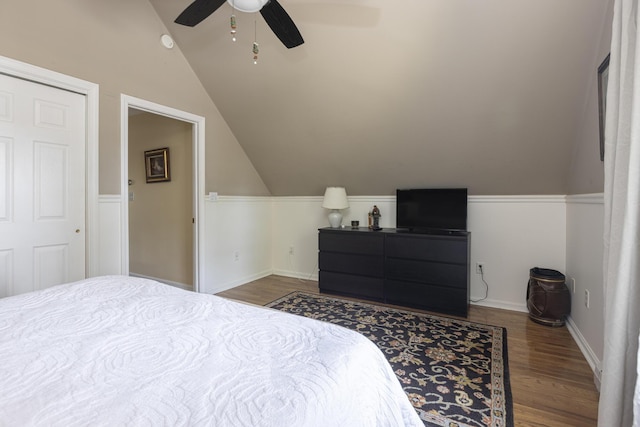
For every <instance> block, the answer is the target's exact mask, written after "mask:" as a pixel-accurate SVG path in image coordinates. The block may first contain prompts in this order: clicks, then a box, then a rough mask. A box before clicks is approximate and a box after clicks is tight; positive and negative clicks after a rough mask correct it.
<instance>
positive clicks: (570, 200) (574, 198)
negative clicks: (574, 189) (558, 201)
mask: <svg viewBox="0 0 640 427" xmlns="http://www.w3.org/2000/svg"><path fill="white" fill-rule="evenodd" d="M567 204H588V205H604V193H594V194H572V195H569V196H567Z"/></svg>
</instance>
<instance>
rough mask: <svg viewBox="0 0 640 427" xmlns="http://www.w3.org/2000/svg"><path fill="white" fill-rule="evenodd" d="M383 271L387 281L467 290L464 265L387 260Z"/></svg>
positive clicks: (396, 259) (412, 260)
mask: <svg viewBox="0 0 640 427" xmlns="http://www.w3.org/2000/svg"><path fill="white" fill-rule="evenodd" d="M385 271H386V275H387V278H389V279H396V280H406V281H412V282H422V283H428V284H432V285H441V286H449V287H453V288H461V289H466V288H467V267H466V265H458V264H445V263H437V262H431V261H419V260H414V259H400V258H387V260H386V265H385Z"/></svg>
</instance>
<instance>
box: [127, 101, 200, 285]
mask: <svg viewBox="0 0 640 427" xmlns="http://www.w3.org/2000/svg"><path fill="white" fill-rule="evenodd" d="M129 108H135V109H136V110H141V111H145V112H147V113H152V114H157V115H160V116H165V117H168V118H171V119H175V120H180V121H182V122H187V123H190V124H191V128H192V132H191V135H192V147H193V150H192V152H193V158H192V166H193V167H192V173H193V176H192V183H193V184H192V194H193V218H194V221H195V224H194V231H193V290H194V291H195V292H200V283H203V281H204V260H203V257H204V248H203V246H204V197H203V195H204V146H205V144H204V141H205V132H204V129H205V127H204V126H205V118H204V117H202V116H198V115H195V114H191V113H188V112H186V111H181V110H178V109H175V108H172V107H168V106H166V105H161V104H156V103H155V102H151V101H147V100H144V99H140V98H135V97H133V96H129V95H124V94H122V95H121V96H120V113H121V116H120V127H121V134H120V160H121V165H120V172H121V175H122V176H121V178H120V182H121V187H120V196H121V206H122V209H121V213H120V215H121V224H122V238H121V240H120V241H121V242H122V250H121V253H122V265H121V270H122V274H124V275H126V276H128V275H129Z"/></svg>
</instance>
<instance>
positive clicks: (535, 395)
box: [218, 276, 598, 427]
mask: <svg viewBox="0 0 640 427" xmlns="http://www.w3.org/2000/svg"><path fill="white" fill-rule="evenodd" d="M294 291H306V292H312V293H318V283H317V282H315V281H310V280H301V279H294V278H288V277H282V276H269V277H266V278H263V279H260V280H256V281H254V282H251V283H248V284H246V285H242V286H239V287H236V288H233V289H230V290H228V291H224V292H221V293H219V294H218V295H220V296H223V297H226V298H231V299H235V300H238V301H244V302H248V303H252V304H257V305H265V304H267V303H269V302H271V301H273V300H276V299H278V298H280V297H283V296H285V295H286V294H288V293H290V292H294ZM400 308H404V307H400ZM405 309H406V308H405ZM409 310H412V311H420V310H415V309H409ZM434 314H437V313H434ZM467 319H468V320H469V321H473V322H479V323H486V324H491V325H496V326H503V327H505V328H507V343H508V353H509V364H508V365H509V373H510V376H511V392H512V395H513V411H514V421H515V425H516V426H537V427H542V426H544V427H556V426H557V427H561V426H562V427H566V426H576V427H583V426H585V427H586V426H595V425H596V424H597V418H598V393H597V390H596V388H595V385H594V383H593V373H592V372H591V369H590V368H589V365H588V364H587V362H586V360H585V359H584V356H583V355H582V353H581V352H580V349H579V348H578V346H577V344H576V343H575V341H574V340H573V338H572V337H571V335H570V334H569V331H568V330H567V328H566V327H560V328H551V327H547V326H542V325H539V324H537V323H535V322H532V321H531V320H530V319H529V317H528V315H527V314H526V313H520V312H515V311H509V310H499V309H494V308H487V307H479V306H474V305H472V306H471V308H470V311H469V317H468V318H467Z"/></svg>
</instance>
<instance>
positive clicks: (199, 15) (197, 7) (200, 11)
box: [175, 0, 226, 27]
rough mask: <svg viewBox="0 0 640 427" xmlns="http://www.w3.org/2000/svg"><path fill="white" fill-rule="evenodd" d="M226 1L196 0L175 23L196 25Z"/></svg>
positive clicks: (188, 25) (189, 25)
mask: <svg viewBox="0 0 640 427" xmlns="http://www.w3.org/2000/svg"><path fill="white" fill-rule="evenodd" d="M225 2H226V0H196V1H194V2H193V3H191V4H190V5H189V7H187V8H186V9H185V10H184V11H183V12H182V13H181V14H180V16H178V17H177V18H176V20H175V23H176V24H180V25H186V26H187V27H195V26H196V25H198V24H199V23H200V22H202V21H203V20H204V19H205V18H207V17H208V16H209V15H211V14H212V13H213V12H215V11H216V10H217V9H218V8H219V7H220V6H222V5H223V4H224V3H225Z"/></svg>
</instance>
